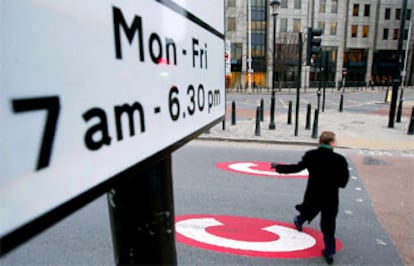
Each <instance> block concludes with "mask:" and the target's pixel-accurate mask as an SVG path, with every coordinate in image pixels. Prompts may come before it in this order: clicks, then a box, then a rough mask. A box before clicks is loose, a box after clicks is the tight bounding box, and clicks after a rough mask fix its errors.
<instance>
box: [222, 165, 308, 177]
mask: <svg viewBox="0 0 414 266" xmlns="http://www.w3.org/2000/svg"><path fill="white" fill-rule="evenodd" d="M216 167H217V168H220V169H222V170H225V171H230V172H235V173H239V174H248V175H254V176H271V177H278V178H308V176H309V174H308V171H307V170H303V171H300V172H298V173H294V174H280V173H277V172H275V170H274V169H272V168H271V163H269V162H222V163H217V164H216Z"/></svg>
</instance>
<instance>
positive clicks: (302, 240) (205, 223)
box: [176, 218, 316, 252]
mask: <svg viewBox="0 0 414 266" xmlns="http://www.w3.org/2000/svg"><path fill="white" fill-rule="evenodd" d="M211 226H224V224H222V223H221V222H219V221H217V220H216V219H215V218H192V219H187V220H183V221H179V222H177V223H176V230H177V232H178V233H180V234H182V235H183V236H185V237H188V238H191V239H194V240H196V241H199V242H202V243H207V244H210V245H215V246H220V247H226V248H233V249H241V250H251V251H259V252H289V251H297V250H304V249H307V248H310V247H312V246H314V245H315V243H316V240H315V239H314V238H313V237H312V236H310V235H308V234H306V233H300V232H298V231H296V230H294V229H292V228H287V227H284V226H280V225H272V226H268V227H264V228H262V229H261V230H264V231H267V232H270V233H273V234H275V235H277V236H279V239H277V240H274V241H266V242H259V241H241V240H234V239H228V238H224V237H220V236H216V235H213V234H211V233H209V232H207V231H206V229H207V228H208V227H211Z"/></svg>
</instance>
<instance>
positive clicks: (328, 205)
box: [272, 131, 349, 264]
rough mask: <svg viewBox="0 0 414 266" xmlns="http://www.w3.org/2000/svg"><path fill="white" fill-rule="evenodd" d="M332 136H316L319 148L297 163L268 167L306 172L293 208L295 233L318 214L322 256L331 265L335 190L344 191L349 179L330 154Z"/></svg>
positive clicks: (345, 166)
mask: <svg viewBox="0 0 414 266" xmlns="http://www.w3.org/2000/svg"><path fill="white" fill-rule="evenodd" d="M335 146H336V144H335V133H333V132H330V131H324V132H322V134H321V135H320V137H319V147H318V148H317V149H313V150H310V151H308V152H306V153H305V155H304V156H303V158H302V160H301V161H300V162H298V163H297V164H290V165H284V164H276V163H272V168H275V169H276V172H279V173H296V172H299V171H301V170H304V169H307V170H308V172H309V179H308V183H307V186H306V191H305V195H304V199H303V202H302V203H301V204H298V205H296V210H298V211H299V215H297V216H296V217H295V218H294V224H295V226H296V229H297V230H298V231H302V225H303V224H304V223H305V222H306V221H308V223H310V222H311V221H312V220H313V219H314V218H315V217H316V216H317V215H318V213H319V212H320V213H321V221H320V226H321V230H322V233H323V240H324V243H325V249H324V250H323V251H322V254H323V256H324V257H325V259H326V262H327V263H328V264H332V263H333V257H334V254H335V251H336V246H335V227H336V216H337V214H338V205H339V188H345V186H346V184H347V183H348V179H349V171H348V163H347V161H346V159H345V158H344V157H343V156H342V155H340V154H338V153H335V152H334V151H333V149H334V147H335Z"/></svg>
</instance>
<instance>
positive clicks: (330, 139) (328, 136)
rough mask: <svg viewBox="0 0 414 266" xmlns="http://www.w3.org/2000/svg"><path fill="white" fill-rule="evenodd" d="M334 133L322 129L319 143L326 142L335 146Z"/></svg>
mask: <svg viewBox="0 0 414 266" xmlns="http://www.w3.org/2000/svg"><path fill="white" fill-rule="evenodd" d="M335 142H336V141H335V133H333V132H332V131H323V132H322V134H321V135H320V136H319V144H326V145H329V146H331V147H335Z"/></svg>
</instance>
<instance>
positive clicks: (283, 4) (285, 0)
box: [280, 0, 288, 8]
mask: <svg viewBox="0 0 414 266" xmlns="http://www.w3.org/2000/svg"><path fill="white" fill-rule="evenodd" d="M280 7H281V8H288V4H287V0H282V1H280Z"/></svg>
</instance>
